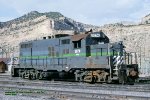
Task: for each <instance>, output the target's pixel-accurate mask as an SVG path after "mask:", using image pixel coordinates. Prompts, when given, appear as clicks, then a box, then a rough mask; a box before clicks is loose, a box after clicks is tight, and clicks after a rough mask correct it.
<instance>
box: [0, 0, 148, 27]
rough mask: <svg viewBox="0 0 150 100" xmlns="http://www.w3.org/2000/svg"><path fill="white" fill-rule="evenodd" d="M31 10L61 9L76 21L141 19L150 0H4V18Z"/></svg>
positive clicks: (0, 11)
mask: <svg viewBox="0 0 150 100" xmlns="http://www.w3.org/2000/svg"><path fill="white" fill-rule="evenodd" d="M31 11H38V12H41V13H43V12H50V11H52V12H60V13H61V14H63V15H64V16H66V17H69V18H72V19H74V20H75V21H78V22H82V23H85V24H92V25H104V24H109V23H116V22H121V21H129V22H139V21H140V20H141V18H142V17H144V16H145V15H147V14H150V0H0V22H5V21H8V20H11V19H15V18H17V17H20V16H22V15H24V14H26V13H29V12H31Z"/></svg>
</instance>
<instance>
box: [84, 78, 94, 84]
mask: <svg viewBox="0 0 150 100" xmlns="http://www.w3.org/2000/svg"><path fill="white" fill-rule="evenodd" d="M83 81H84V82H87V83H92V84H93V83H95V82H96V76H85V77H84V79H83Z"/></svg>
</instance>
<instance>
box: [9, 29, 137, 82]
mask: <svg viewBox="0 0 150 100" xmlns="http://www.w3.org/2000/svg"><path fill="white" fill-rule="evenodd" d="M124 48H125V46H124V45H123V43H122V42H121V41H119V42H114V43H110V40H109V38H108V37H107V36H106V35H105V34H104V33H103V32H102V31H99V32H92V31H88V32H85V33H84V34H75V35H70V36H69V35H68V36H65V35H57V36H56V38H51V39H43V40H34V41H28V42H22V43H20V55H19V64H18V65H13V66H12V71H11V75H12V76H13V77H22V78H29V79H49V80H50V79H63V80H67V79H72V80H74V81H84V82H92V83H95V82H105V83H112V82H119V83H123V84H124V83H128V82H134V81H135V80H136V79H137V78H138V64H137V63H134V64H133V63H132V62H130V61H132V58H133V57H130V56H131V54H130V53H127V52H126V51H125V49H124Z"/></svg>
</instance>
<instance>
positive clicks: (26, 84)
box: [0, 77, 150, 100]
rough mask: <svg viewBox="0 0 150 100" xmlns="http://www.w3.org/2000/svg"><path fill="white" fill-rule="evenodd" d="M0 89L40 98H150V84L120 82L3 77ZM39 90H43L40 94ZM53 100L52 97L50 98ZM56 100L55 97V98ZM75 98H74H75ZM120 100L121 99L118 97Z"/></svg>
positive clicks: (3, 91) (81, 99)
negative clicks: (80, 81)
mask: <svg viewBox="0 0 150 100" xmlns="http://www.w3.org/2000/svg"><path fill="white" fill-rule="evenodd" d="M27 90H28V91H32V93H22V92H21V91H27ZM0 91H2V93H3V94H4V95H5V92H9V91H10V92H14V93H15V94H16V95H17V96H18V95H19V96H20V95H21V96H22V95H23V96H27V97H34V98H39V96H42V97H43V98H44V97H46V98H47V99H48V98H56V99H57V100H59V99H61V100H62V99H65V98H75V99H79V100H92V99H95V100H96V99H101V100H102V99H105V100H107V99H108V100H112V99H115V100H116V99H118V98H121V99H122V100H123V99H124V100H127V99H133V100H139V98H140V100H148V98H150V93H149V92H150V84H144V85H143V84H135V85H120V84H117V85H116V84H87V83H79V82H75V83H74V82H62V81H45V80H40V81H39V80H26V79H21V78H12V79H10V77H9V78H8V79H3V80H1V81H0ZM37 91H42V92H41V93H40V94H39V92H37ZM50 100H51V99H50ZM54 100H55V99H54ZM73 100H74V99H73ZM118 100H120V99H118Z"/></svg>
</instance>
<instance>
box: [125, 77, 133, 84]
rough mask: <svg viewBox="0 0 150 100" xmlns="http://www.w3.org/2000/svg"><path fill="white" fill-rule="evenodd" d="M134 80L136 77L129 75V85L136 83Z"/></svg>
mask: <svg viewBox="0 0 150 100" xmlns="http://www.w3.org/2000/svg"><path fill="white" fill-rule="evenodd" d="M134 82H135V79H132V78H130V77H128V81H127V83H128V84H129V85H134Z"/></svg>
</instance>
